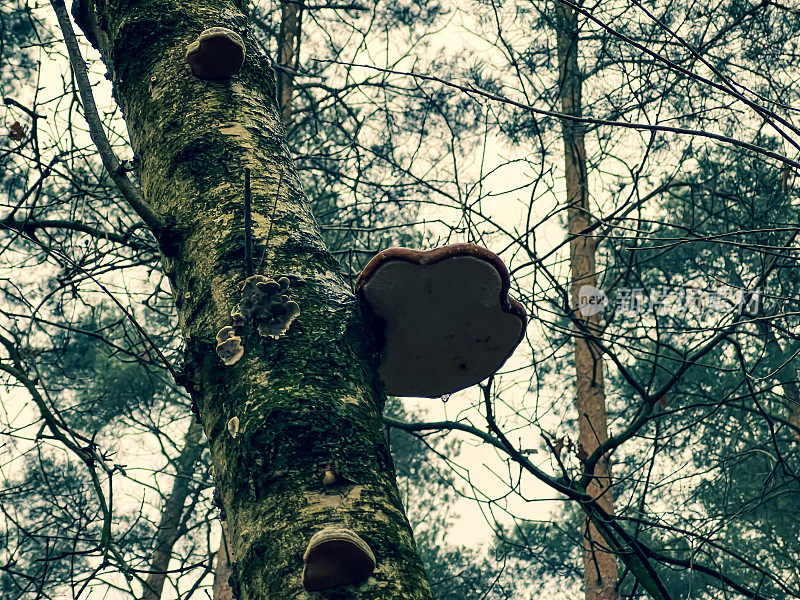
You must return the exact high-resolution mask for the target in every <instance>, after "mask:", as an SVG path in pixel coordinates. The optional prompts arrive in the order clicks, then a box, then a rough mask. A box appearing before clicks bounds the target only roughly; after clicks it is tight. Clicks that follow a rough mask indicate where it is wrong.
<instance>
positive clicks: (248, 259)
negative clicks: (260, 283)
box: [244, 167, 253, 277]
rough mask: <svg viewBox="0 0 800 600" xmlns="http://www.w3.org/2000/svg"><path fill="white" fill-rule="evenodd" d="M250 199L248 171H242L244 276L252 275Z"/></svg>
mask: <svg viewBox="0 0 800 600" xmlns="http://www.w3.org/2000/svg"><path fill="white" fill-rule="evenodd" d="M251 210H252V201H251V197H250V169H248V168H246V167H245V170H244V269H245V275H246V276H247V277H250V276H251V275H252V274H253V217H252V214H251V212H250V211H251Z"/></svg>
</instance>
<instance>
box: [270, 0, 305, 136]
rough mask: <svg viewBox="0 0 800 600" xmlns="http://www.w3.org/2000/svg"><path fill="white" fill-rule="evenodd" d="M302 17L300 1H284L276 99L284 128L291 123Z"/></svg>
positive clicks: (287, 127)
mask: <svg viewBox="0 0 800 600" xmlns="http://www.w3.org/2000/svg"><path fill="white" fill-rule="evenodd" d="M302 19H303V6H302V3H301V2H296V1H295V2H286V1H284V2H283V4H282V6H281V34H280V39H279V40H278V41H279V45H278V60H277V63H278V68H277V69H276V71H277V77H278V99H279V101H280V110H281V120H282V121H283V127H284V129H287V130H288V129H289V127H290V126H291V124H292V99H293V98H294V74H295V73H296V72H297V67H298V65H299V61H300V25H301V23H302Z"/></svg>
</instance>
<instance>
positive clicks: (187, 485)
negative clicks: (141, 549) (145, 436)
mask: <svg viewBox="0 0 800 600" xmlns="http://www.w3.org/2000/svg"><path fill="white" fill-rule="evenodd" d="M202 442H203V428H202V427H201V426H200V425H199V424H197V423H196V422H195V421H192V424H191V425H190V426H189V431H187V432H186V437H185V439H184V443H183V449H182V450H181V454H180V456H179V457H178V459H177V461H176V467H175V480H174V482H173V484H172V491H171V492H170V494H169V497H168V498H167V501H166V503H165V504H164V508H163V509H162V512H161V522H160V523H159V524H158V531H157V532H156V539H155V544H154V546H153V562H152V563H151V567H150V574H149V575H148V576H147V582H146V583H145V585H144V589H143V590H142V600H159V599H160V598H161V592H162V591H163V589H164V579H165V578H166V576H167V570H168V569H169V560H170V558H171V557H172V549H173V548H174V546H175V542H177V541H178V539H179V538H180V537H181V535H183V531H181V527H180V525H181V521H182V520H183V519H182V517H183V512H184V511H183V505H184V504H185V503H186V498H187V496H188V495H189V492H190V491H191V489H192V485H191V480H192V477H193V476H194V469H195V465H196V464H197V461H198V460H200V456H201V455H202V454H203V443H202Z"/></svg>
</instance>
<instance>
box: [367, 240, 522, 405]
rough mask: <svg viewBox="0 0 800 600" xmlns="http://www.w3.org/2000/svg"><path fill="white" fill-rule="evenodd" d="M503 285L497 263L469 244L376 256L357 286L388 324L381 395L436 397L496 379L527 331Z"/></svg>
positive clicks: (502, 270)
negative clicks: (383, 387)
mask: <svg viewBox="0 0 800 600" xmlns="http://www.w3.org/2000/svg"><path fill="white" fill-rule="evenodd" d="M509 286H510V281H509V275H508V270H507V269H506V267H505V265H504V264H503V261H502V260H500V258H499V257H498V256H497V255H496V254H494V253H492V252H490V251H489V250H487V249H486V248H482V247H480V246H476V245H475V244H451V245H449V246H443V247H441V248H437V249H435V250H429V251H427V252H423V251H418V250H411V249H409V248H389V249H388V250H384V251H383V252H380V253H379V254H377V255H376V256H375V257H374V258H373V259H372V260H371V261H369V263H368V264H367V266H366V267H365V268H364V270H363V271H362V272H361V274H360V275H359V277H358V279H357V280H356V286H355V287H356V293H357V294H358V295H359V296H360V297H361V298H362V299H363V300H365V301H366V302H367V303H368V304H369V305H370V306H371V307H372V309H373V310H374V311H375V313H376V314H377V315H378V316H380V317H382V318H383V319H384V320H385V321H386V334H385V335H386V345H385V347H384V352H383V357H382V362H381V365H380V367H379V369H378V374H379V375H380V377H381V379H382V380H383V383H384V385H385V386H386V392H387V393H388V394H391V395H392V396H416V397H423V398H437V397H441V396H445V395H447V394H451V393H453V392H457V391H458V390H462V389H464V388H466V387H469V386H471V385H474V384H476V383H478V382H480V381H482V380H484V379H486V378H487V377H489V376H490V375H492V374H493V373H495V372H496V371H497V370H498V369H499V368H500V367H501V366H502V365H503V363H504V362H505V361H506V359H508V357H509V356H511V353H512V352H513V351H514V349H515V348H516V347H517V345H518V344H519V343H520V341H522V337H523V335H524V333H525V323H526V315H525V309H524V308H523V306H522V305H521V304H520V303H519V302H517V301H516V300H513V299H511V298H509V296H508V290H509Z"/></svg>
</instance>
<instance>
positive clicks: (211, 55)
mask: <svg viewBox="0 0 800 600" xmlns="http://www.w3.org/2000/svg"><path fill="white" fill-rule="evenodd" d="M186 62H187V63H189V66H190V67H191V68H192V74H193V75H194V76H195V77H197V78H199V79H211V80H220V79H229V78H231V77H232V76H234V75H236V73H238V72H239V69H241V68H242V63H243V62H244V40H242V37H241V36H240V35H239V34H238V33H236V32H235V31H231V30H230V29H227V28H226V27H211V28H210V29H206V30H205V31H203V32H202V33H201V34H200V35H199V36H198V38H197V39H196V40H195V41H193V42H192V43H191V44H189V46H188V47H187V48H186Z"/></svg>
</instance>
